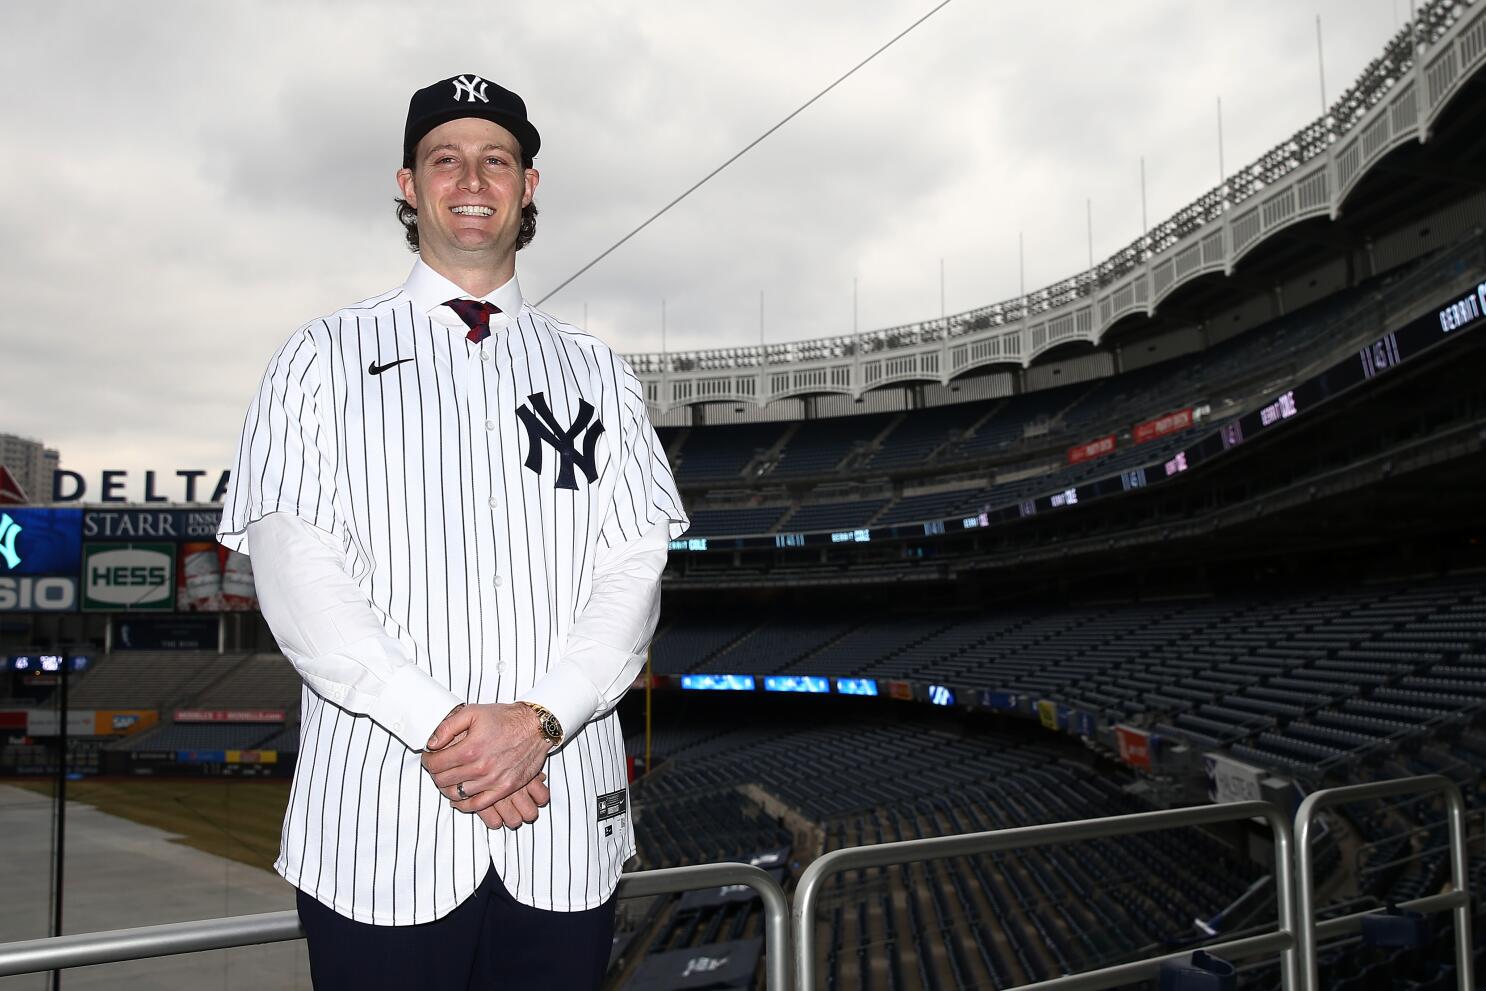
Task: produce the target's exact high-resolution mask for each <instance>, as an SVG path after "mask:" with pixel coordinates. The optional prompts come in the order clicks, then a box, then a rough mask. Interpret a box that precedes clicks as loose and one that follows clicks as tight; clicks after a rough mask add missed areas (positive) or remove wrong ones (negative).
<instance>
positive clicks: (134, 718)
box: [93, 709, 160, 736]
mask: <svg viewBox="0 0 1486 991" xmlns="http://www.w3.org/2000/svg"><path fill="white" fill-rule="evenodd" d="M159 721H160V717H159V715H158V714H157V713H156V712H155V710H153V709H99V710H97V711H96V712H94V713H93V735H94V736H127V735H128V734H130V733H137V732H139V731H140V730H144V729H149V728H150V727H151V726H154V725H155V724H156V723H158V722H159Z"/></svg>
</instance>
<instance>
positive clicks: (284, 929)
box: [0, 864, 790, 991]
mask: <svg viewBox="0 0 1486 991" xmlns="http://www.w3.org/2000/svg"><path fill="white" fill-rule="evenodd" d="M730 884H746V885H748V886H749V887H750V888H753V889H754V890H755V891H757V892H758V894H759V897H760V898H762V899H763V903H764V950H765V954H766V957H765V962H764V968H765V970H764V973H765V987H767V988H768V989H769V991H787V989H788V988H789V958H790V952H789V903H788V901H787V900H786V898H785V896H784V889H783V888H781V887H780V886H779V883H778V882H777V881H775V880H774V879H773V878H772V877H770V876H769V875H768V873H767V872H766V871H764V870H762V869H761V868H758V867H753V866H751V865H749V864H696V865H693V866H690V867H664V868H660V869H658V870H652V871H636V872H634V873H631V874H625V875H624V876H623V877H622V878H620V880H619V897H620V898H645V897H648V896H650V895H668V894H675V893H677V892H682V891H695V890H698V889H702V888H711V887H722V886H723V885H730ZM303 938H304V931H303V930H302V929H300V927H299V914H298V913H297V912H293V911H288V912H265V913H262V914H260V915H239V916H235V917H233V918H228V919H203V920H201V921H199V922H176V923H171V924H169V925H162V926H142V927H140V928H137V929H115V930H112V931H109V932H98V933H80V934H77V935H73V936H49V937H45V938H43V939H30V940H23V941H21V942H15V943H4V944H0V977H10V976H12V975H15V974H33V973H38V972H41V971H48V970H62V969H64V968H67V967H86V966H89V965H92V964H102V963H121V962H123V961H125V960H139V959H143V958H145V957H164V956H170V955H172V954H176V953H194V952H197V951H199V950H225V949H230V948H232V947H236V946H256V945H258V944H260V943H279V942H284V941H286V940H294V939H303Z"/></svg>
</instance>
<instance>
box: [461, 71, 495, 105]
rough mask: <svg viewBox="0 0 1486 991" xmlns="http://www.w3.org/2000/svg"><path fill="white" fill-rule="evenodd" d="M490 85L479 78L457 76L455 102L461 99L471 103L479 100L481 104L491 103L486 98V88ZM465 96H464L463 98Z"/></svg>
mask: <svg viewBox="0 0 1486 991" xmlns="http://www.w3.org/2000/svg"><path fill="white" fill-rule="evenodd" d="M488 85H490V84H489V83H487V82H486V81H485V80H483V79H481V78H480V77H479V76H455V77H454V102H455V103H458V102H459V101H460V100H461V99H464V100H466V101H467V102H469V103H474V102H475V101H476V100H479V101H480V102H481V103H489V102H490V101H489V100H488V99H486V97H485V87H486V86H488ZM461 94H463V96H461Z"/></svg>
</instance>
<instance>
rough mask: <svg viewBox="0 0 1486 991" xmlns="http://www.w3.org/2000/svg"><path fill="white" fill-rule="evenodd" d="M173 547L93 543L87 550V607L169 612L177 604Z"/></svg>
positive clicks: (85, 607) (84, 589) (85, 584)
mask: <svg viewBox="0 0 1486 991" xmlns="http://www.w3.org/2000/svg"><path fill="white" fill-rule="evenodd" d="M172 551H173V548H172V546H171V545H170V544H122V545H121V544H89V545H87V546H86V547H84V548H83V608H84V609H93V610H135V609H158V610H169V609H171V608H172V607H173V606H174V605H175V555H174V554H173V553H172Z"/></svg>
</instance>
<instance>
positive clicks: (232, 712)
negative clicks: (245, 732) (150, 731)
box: [175, 709, 284, 723]
mask: <svg viewBox="0 0 1486 991" xmlns="http://www.w3.org/2000/svg"><path fill="white" fill-rule="evenodd" d="M175 721H176V722H178V723H282V722H283V721H284V710H283V709H177V710H175Z"/></svg>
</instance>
